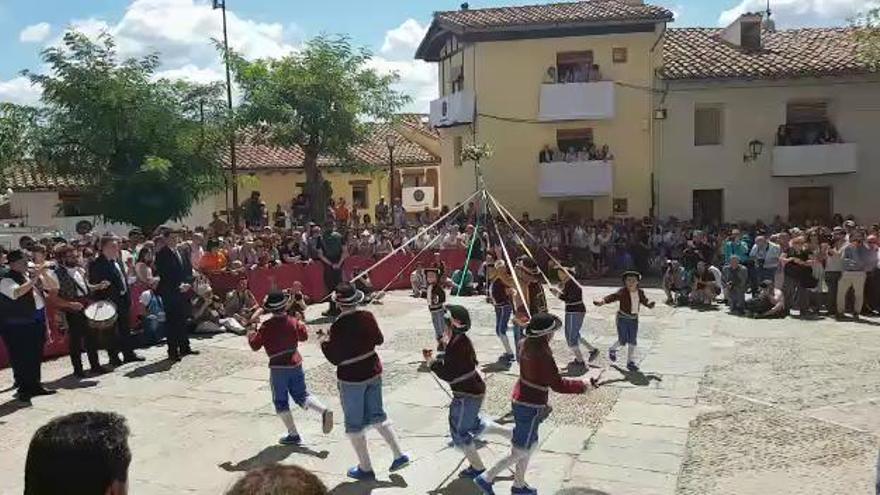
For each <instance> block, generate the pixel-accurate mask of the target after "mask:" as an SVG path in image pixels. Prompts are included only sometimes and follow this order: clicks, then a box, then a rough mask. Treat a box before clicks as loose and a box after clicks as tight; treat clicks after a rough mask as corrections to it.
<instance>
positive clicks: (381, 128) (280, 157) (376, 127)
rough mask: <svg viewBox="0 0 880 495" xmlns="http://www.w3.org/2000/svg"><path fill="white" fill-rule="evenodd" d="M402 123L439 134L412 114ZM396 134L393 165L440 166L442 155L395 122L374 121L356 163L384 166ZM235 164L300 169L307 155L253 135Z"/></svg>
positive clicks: (325, 161)
mask: <svg viewBox="0 0 880 495" xmlns="http://www.w3.org/2000/svg"><path fill="white" fill-rule="evenodd" d="M402 123H403V125H407V126H409V127H412V128H415V129H417V130H419V132H423V133H425V134H426V135H429V136H432V137H437V138H439V137H438V136H437V135H436V131H434V130H432V129H430V128H429V127H427V126H426V125H425V124H423V123H422V122H421V120H419V121H418V122H416V120H415V119H414V117H412V114H408V115H404V116H403V122H402ZM389 135H390V136H393V138H394V140H395V142H396V143H397V145H396V147H395V149H394V164H395V165H396V166H401V167H406V166H417V165H439V164H440V157H438V156H435V155H434V154H432V153H431V152H430V151H428V150H427V149H425V148H424V147H422V146H421V145H419V144H418V143H415V142H413V141H411V140H409V139H407V138H406V137H405V136H404V135H403V134H401V133H400V132H399V131H397V130H396V129H394V127H393V125H392V124H385V123H375V124H371V132H370V136H369V138H368V139H367V141H366V142H365V143H363V144H360V145H357V146H355V147H354V148H352V150H351V154H352V157H353V159H354V161H355V164H357V162H360V163H363V164H366V165H371V166H376V167H384V166H386V165H387V164H388V158H389V157H388V145H387V144H386V136H389ZM235 152H236V165H237V167H238V169H239V170H260V169H264V170H265V169H272V170H278V169H297V168H301V167H302V166H303V159H304V154H303V151H302V149H301V148H299V147H293V148H280V147H275V146H271V145H268V144H260V143H257V142H254V140H253V139H251V138H250V137H244V138H242V139H241V140H240V141H239V143H238V144H237V146H236V148H235ZM223 162H224V166H226V167H229V163H230V160H229V154H228V150H224V155H223ZM341 165H344V163H343V161H342V160H340V159H338V158H336V157H332V156H322V157H319V158H318V166H321V167H335V166H341Z"/></svg>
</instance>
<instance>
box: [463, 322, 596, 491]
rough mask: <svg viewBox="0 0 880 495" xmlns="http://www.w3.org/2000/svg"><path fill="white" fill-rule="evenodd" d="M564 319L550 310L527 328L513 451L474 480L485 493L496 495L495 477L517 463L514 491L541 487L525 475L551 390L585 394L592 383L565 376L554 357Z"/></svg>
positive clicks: (515, 399)
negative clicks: (555, 338)
mask: <svg viewBox="0 0 880 495" xmlns="http://www.w3.org/2000/svg"><path fill="white" fill-rule="evenodd" d="M561 326H562V321H561V320H560V319H559V318H558V317H556V316H554V315H551V314H549V313H546V312H540V313H535V314H533V315H532V318H531V320H530V321H529V324H528V326H527V327H526V328H525V339H524V340H523V343H522V348H521V349H520V362H519V380H517V382H516V385H515V386H514V388H513V396H512V409H513V420H514V427H513V437H512V439H511V451H510V454H509V455H507V456H505V457H504V458H502V459H501V460H499V461H498V462H497V463H496V464H495V465H494V466H492V467H491V468H489V469H488V470H486V472H484V473H483V474H481V475H479V476H477V477H476V478H474V483H475V484H476V485H477V487H478V488H480V490H482V492H483V493H484V494H487V495H494V493H495V491H494V489H493V487H492V485H493V483H494V481H495V478H496V477H497V476H498V475H499V474H501V472H502V471H504V470H505V469H507V468H509V467H510V466H514V465H515V468H514V478H513V488H512V489H511V491H510V493H512V494H536V493H537V490H535V489H534V488H531V487H530V486H529V485H528V484H526V480H525V476H526V471H527V470H528V466H529V460H530V458H531V456H532V452H533V448H534V446H535V444H537V442H538V430H539V427H540V426H541V423H542V422H543V421H544V420H545V419H547V417H548V416H549V414H550V406H548V401H549V395H550V390H553V391H554V392H556V393H560V394H584V393H586V391H587V389H588V388H589V386H588V385H587V383H586V382H584V381H582V380H577V379H570V378H563V377H562V376H561V375H560V374H559V368H557V367H556V361H555V360H554V359H553V351H552V349H551V348H550V341H551V340H552V338H553V334H554V333H555V332H556V330H558V329H559V327H561Z"/></svg>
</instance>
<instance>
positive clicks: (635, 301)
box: [629, 291, 642, 315]
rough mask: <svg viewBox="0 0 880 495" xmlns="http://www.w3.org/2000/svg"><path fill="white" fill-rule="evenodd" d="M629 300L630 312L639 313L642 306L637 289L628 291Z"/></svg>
mask: <svg viewBox="0 0 880 495" xmlns="http://www.w3.org/2000/svg"><path fill="white" fill-rule="evenodd" d="M629 300H630V301H632V314H634V315H637V314H639V309H640V308H641V306H642V301H641V300H640V299H639V291H630V293H629Z"/></svg>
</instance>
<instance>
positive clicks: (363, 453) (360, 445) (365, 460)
mask: <svg viewBox="0 0 880 495" xmlns="http://www.w3.org/2000/svg"><path fill="white" fill-rule="evenodd" d="M348 439H349V440H351V446H352V447H354V453H355V454H357V458H358V467H359V468H360V469H361V471H366V472H371V471H372V470H373V464H372V463H371V462H370V452H369V451H367V437H365V436H364V433H363V432H360V433H349V434H348Z"/></svg>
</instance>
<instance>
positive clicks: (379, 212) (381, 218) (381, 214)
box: [373, 196, 388, 225]
mask: <svg viewBox="0 0 880 495" xmlns="http://www.w3.org/2000/svg"><path fill="white" fill-rule="evenodd" d="M374 213H375V216H374V218H373V219H374V220H375V221H376V224H378V225H383V224H387V223H388V203H386V202H385V196H382V197H381V198H379V202H378V203H376V207H375V208H374Z"/></svg>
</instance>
